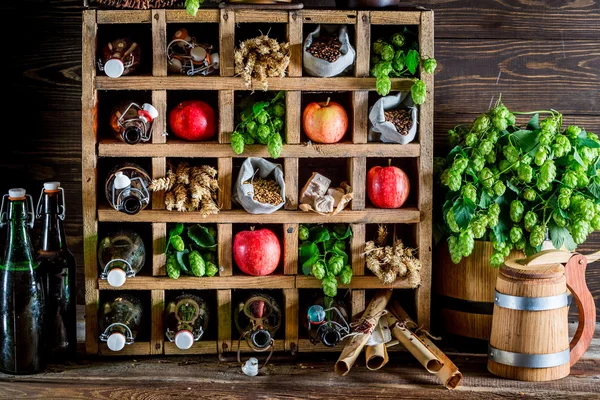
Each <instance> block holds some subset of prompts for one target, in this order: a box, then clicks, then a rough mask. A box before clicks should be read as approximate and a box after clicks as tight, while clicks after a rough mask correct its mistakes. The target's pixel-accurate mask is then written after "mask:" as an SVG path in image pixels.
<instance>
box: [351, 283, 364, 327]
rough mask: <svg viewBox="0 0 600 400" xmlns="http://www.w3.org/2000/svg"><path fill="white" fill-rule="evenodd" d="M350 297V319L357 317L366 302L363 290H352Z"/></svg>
mask: <svg viewBox="0 0 600 400" xmlns="http://www.w3.org/2000/svg"><path fill="white" fill-rule="evenodd" d="M350 298H351V302H352V304H351V308H350V313H351V314H352V320H356V319H358V318H359V316H360V314H362V312H363V311H365V306H366V304H367V301H366V296H365V291H364V290H353V291H352V292H351V293H350Z"/></svg>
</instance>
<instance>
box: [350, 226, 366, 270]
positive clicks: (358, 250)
mask: <svg viewBox="0 0 600 400" xmlns="http://www.w3.org/2000/svg"><path fill="white" fill-rule="evenodd" d="M351 227H352V242H351V245H350V246H351V253H352V257H351V260H352V275H353V276H354V277H356V276H360V275H364V274H365V256H364V254H363V253H364V252H365V240H366V226H365V225H364V224H352V225H351ZM352 279H354V278H352Z"/></svg>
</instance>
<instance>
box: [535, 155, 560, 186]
mask: <svg viewBox="0 0 600 400" xmlns="http://www.w3.org/2000/svg"><path fill="white" fill-rule="evenodd" d="M555 178H556V165H555V164H554V161H552V160H546V162H544V164H543V165H542V166H541V168H540V171H539V173H538V176H537V180H536V182H535V184H536V186H537V188H538V189H539V190H541V191H545V190H547V189H548V187H549V186H550V185H551V183H552V182H554V179H555Z"/></svg>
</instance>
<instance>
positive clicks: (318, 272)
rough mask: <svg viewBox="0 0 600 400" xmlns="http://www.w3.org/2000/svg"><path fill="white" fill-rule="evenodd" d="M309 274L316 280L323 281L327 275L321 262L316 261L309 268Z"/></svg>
mask: <svg viewBox="0 0 600 400" xmlns="http://www.w3.org/2000/svg"><path fill="white" fill-rule="evenodd" d="M310 273H311V274H312V275H313V276H314V277H315V278H317V279H323V278H324V277H325V275H326V274H327V270H326V268H325V263H323V261H320V260H319V261H317V262H316V263H314V264H313V265H312V267H311V268H310Z"/></svg>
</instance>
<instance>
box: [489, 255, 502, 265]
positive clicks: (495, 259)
mask: <svg viewBox="0 0 600 400" xmlns="http://www.w3.org/2000/svg"><path fill="white" fill-rule="evenodd" d="M502 264H504V255H503V254H502V253H499V252H495V253H493V254H492V256H491V257H490V265H491V266H492V267H494V268H498V267H499V266H501V265H502Z"/></svg>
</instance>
